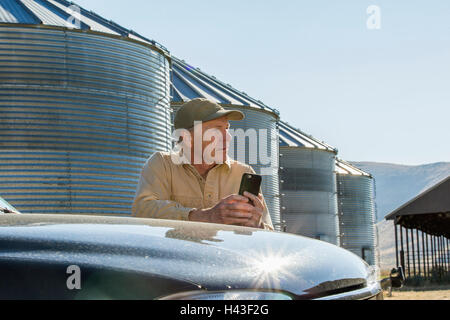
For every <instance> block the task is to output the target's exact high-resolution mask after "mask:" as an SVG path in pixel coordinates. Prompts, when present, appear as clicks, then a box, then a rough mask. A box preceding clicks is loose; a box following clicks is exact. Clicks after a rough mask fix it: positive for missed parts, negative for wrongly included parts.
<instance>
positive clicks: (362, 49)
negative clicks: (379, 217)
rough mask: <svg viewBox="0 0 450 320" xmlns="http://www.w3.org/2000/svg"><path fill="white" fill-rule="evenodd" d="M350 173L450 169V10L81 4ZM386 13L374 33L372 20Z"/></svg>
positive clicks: (432, 0) (246, 3) (251, 0)
mask: <svg viewBox="0 0 450 320" xmlns="http://www.w3.org/2000/svg"><path fill="white" fill-rule="evenodd" d="M75 2H76V3H77V4H79V5H80V6H82V7H84V8H85V9H88V10H92V11H94V12H96V13H98V14H99V15H101V16H103V17H105V18H107V19H111V20H113V21H115V22H117V23H119V24H121V25H122V26H124V27H126V28H129V29H133V30H135V31H136V32H138V33H140V34H142V35H144V36H147V37H149V38H151V39H154V40H156V41H158V42H159V43H161V44H162V45H164V46H165V47H167V48H168V49H169V51H170V52H171V54H173V55H174V56H176V57H178V58H181V59H184V60H186V61H187V62H188V63H190V64H191V65H193V66H195V67H199V68H200V69H202V70H203V71H204V72H206V73H209V74H212V75H214V76H216V77H217V78H219V79H221V80H222V81H224V82H226V83H230V84H231V85H232V86H234V87H235V88H237V89H239V90H241V91H245V92H246V93H247V94H249V95H250V96H252V97H254V98H257V99H259V100H261V101H263V102H264V103H265V104H267V105H269V106H271V107H273V108H276V109H278V110H279V111H280V113H281V117H282V119H284V120H285V121H287V122H288V123H290V124H291V125H293V126H294V127H297V128H300V129H301V130H303V131H305V132H307V133H309V134H312V135H313V136H315V137H316V138H318V139H320V140H323V141H325V142H327V143H328V144H331V145H333V146H335V147H337V148H338V149H339V156H340V157H341V158H343V159H345V160H350V161H377V162H393V163H399V164H424V163H431V162H441V161H450V125H449V123H450V1H448V0H428V1H425V0H422V1H415V0H396V1H392V0H383V1H381V0H372V1H366V0H342V1H333V0H327V1H325V0H310V1H299V0H291V1H285V0H277V1H274V0H270V1H261V0H259V1H258V0H228V1H216V0H190V1H186V0H171V1H148V0H127V1H123V0H75ZM370 5H377V6H379V8H380V10H381V29H379V30H369V29H368V28H367V27H366V21H367V19H368V18H369V15H368V14H367V13H366V9H367V7H368V6H370Z"/></svg>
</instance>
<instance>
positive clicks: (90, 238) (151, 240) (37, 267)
mask: <svg viewBox="0 0 450 320" xmlns="http://www.w3.org/2000/svg"><path fill="white" fill-rule="evenodd" d="M380 297H382V293H381V289H380V285H379V283H378V282H377V279H376V273H375V271H374V269H373V268H371V267H369V266H368V265H367V264H366V263H365V262H364V261H363V260H361V259H360V258H359V257H357V256H356V255H354V254H353V253H351V252H349V251H346V250H344V249H342V248H339V247H337V246H334V245H331V244H328V243H325V242H323V241H319V240H314V239H310V238H306V237H301V236H296V235H292V234H286V233H281V232H271V231H266V230H260V229H253V228H245V227H237V226H226V225H218V224H208V223H193V222H184V221H172V220H156V219H141V218H126V217H97V216H75V215H37V214H17V215H15V214H4V215H0V299H190V300H197V299H199V300H207V299H213V300H215V299H217V300H227V299H239V300H253V299H257V300H278V299H287V300H291V299H292V300H296V299H377V298H380Z"/></svg>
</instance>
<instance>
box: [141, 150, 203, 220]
mask: <svg viewBox="0 0 450 320" xmlns="http://www.w3.org/2000/svg"><path fill="white" fill-rule="evenodd" d="M170 184H171V176H170V169H169V168H167V167H166V166H165V164H164V159H163V157H162V155H161V154H160V153H159V152H156V153H154V154H153V155H152V156H151V157H150V159H148V161H147V162H146V163H145V165H144V167H143V169H142V172H141V177H140V179H139V183H138V187H137V189H136V195H135V197H134V201H133V206H132V215H133V216H135V217H139V218H156V219H173V220H189V212H190V211H192V210H193V209H194V208H186V207H183V206H182V205H180V204H179V203H178V202H176V201H172V200H170V190H171V185H170Z"/></svg>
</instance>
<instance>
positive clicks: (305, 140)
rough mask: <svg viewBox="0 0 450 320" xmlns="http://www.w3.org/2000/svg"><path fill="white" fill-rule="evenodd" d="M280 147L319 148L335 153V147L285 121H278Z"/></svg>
mask: <svg viewBox="0 0 450 320" xmlns="http://www.w3.org/2000/svg"><path fill="white" fill-rule="evenodd" d="M279 128H280V130H279V131H280V135H279V136H280V147H299V148H309V149H320V150H325V151H330V152H334V153H337V149H336V148H334V147H332V146H330V145H328V144H326V143H325V142H323V141H319V140H318V139H316V138H314V137H312V136H311V135H308V134H306V133H304V132H303V131H301V130H300V129H298V128H294V127H292V126H291V125H289V124H288V123H287V122H284V121H280V122H279Z"/></svg>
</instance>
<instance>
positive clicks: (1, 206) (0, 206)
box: [0, 197, 19, 213]
mask: <svg viewBox="0 0 450 320" xmlns="http://www.w3.org/2000/svg"><path fill="white" fill-rule="evenodd" d="M11 212H17V213H19V210H17V209H16V208H14V207H13V206H12V205H10V204H9V203H8V202H6V201H5V200H4V199H3V198H2V197H0V213H11Z"/></svg>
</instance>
